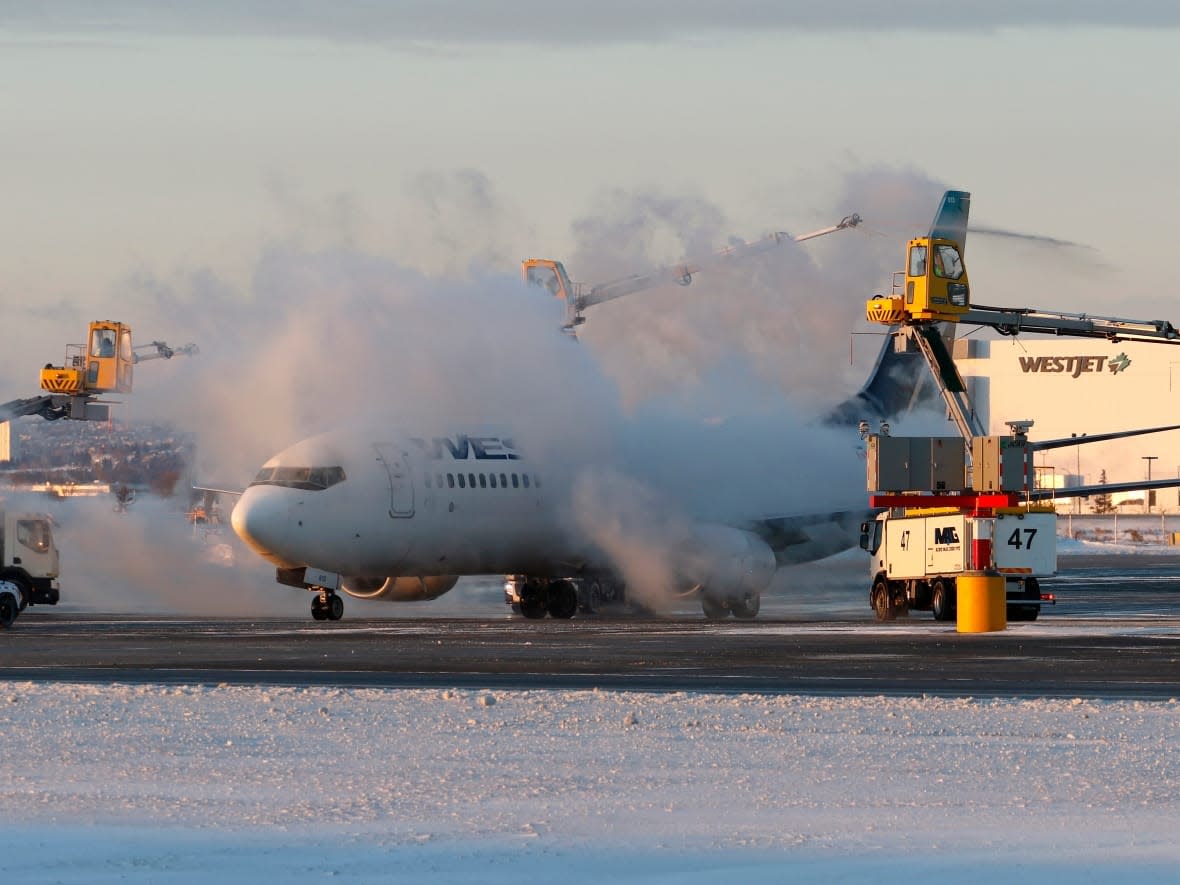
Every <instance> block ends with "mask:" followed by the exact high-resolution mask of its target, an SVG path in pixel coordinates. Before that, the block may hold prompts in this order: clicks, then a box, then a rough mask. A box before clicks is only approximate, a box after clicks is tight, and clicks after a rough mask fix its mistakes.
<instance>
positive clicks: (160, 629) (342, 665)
mask: <svg viewBox="0 0 1180 885" xmlns="http://www.w3.org/2000/svg"><path fill="white" fill-rule="evenodd" d="M1119 559H1122V560H1125V559H1126V558H1125V557H1115V560H1116V561H1115V562H1113V563H1103V562H1099V561H1086V562H1082V561H1081V560H1077V561H1075V562H1074V565H1073V567H1070V568H1066V569H1064V570H1063V573H1062V575H1061V576H1059V577H1058V578H1055V579H1052V580H1047V581H1046V582H1044V589H1046V590H1050V591H1052V592H1054V593H1055V594H1057V595H1058V597H1059V600H1060V601H1059V603H1058V605H1057V606H1056V607H1055V608H1048V609H1046V611H1045V613H1044V614H1043V615H1042V616H1041V619H1040V620H1038V621H1037V622H1035V623H1032V624H1024V623H1021V624H1012V625H1010V626H1009V628H1008V629H1007V630H1006V631H1004V632H1001V633H991V634H977V635H969V634H959V633H957V632H956V631H955V629H954V625H953V624H943V623H937V622H935V621H933V620H932V619H931V618H930V615H929V613H914V614H912V615H911V616H910V617H909V618H907V619H904V620H900V621H897V622H894V623H888V624H881V623H878V622H877V621H876V620H875V619H874V618H873V615H872V613H871V611H870V610H869V608H868V604H867V598H866V596H867V594H866V592H865V590H864V589H863V588H860V587H858V586H857V585H856V583H855V579H854V580H853V581H852V582H849V581H838V582H836V583H834V584H833V585H831V586H827V587H822V586H820V585H819V582H818V581H817V582H815V589H814V590H813V592H811V593H809V594H805V595H804V597H800V596H798V595H794V596H792V595H787V596H782V597H773V598H770V599H768V600H767V601H766V604H765V606H764V616H762V617H760V618H759V619H758V620H757V621H753V622H737V621H728V622H723V623H716V622H707V621H705V620H704V619H703V618H702V617H701V616H700V615H699V614H697V613H695V612H694V611H693V610H692V609H685V611H684V612H682V613H678V614H676V615H674V616H672V617H668V618H660V619H656V618H647V619H639V620H635V619H605V618H576V619H574V620H572V621H553V620H549V619H546V620H544V621H524V620H518V619H513V618H511V617H510V616H509V615H508V614H507V609H506V608H503V607H497V606H496V605H495V599H494V598H493V597H494V594H495V592H496V590H495V587H494V585H491V586H490V589H488V590H486V594H491V596H489V598H487V599H484V598H482V597H480V604H474V603H473V604H472V605H473V606H474V608H475V609H476V610H477V611H476V612H475V613H476V614H477V615H479V616H477V617H436V616H431V617H417V616H415V617H411V618H406V617H395V618H386V617H380V618H374V617H367V615H370V614H372V613H377V614H387V613H388V614H398V613H400V611H402V608H401V607H400V606H380V605H374V604H366V603H363V602H358V601H355V600H349V603H348V612H347V615H346V618H345V620H343V621H339V622H335V623H330V622H329V623H321V622H314V621H312V620H311V619H310V618H307V619H306V620H291V619H257V620H250V619H224V620H220V619H219V620H211V619H194V618H186V617H177V616H171V617H168V616H134V615H125V614H116V615H109V614H103V613H100V612H70V611H68V610H67V607H60V608H58V609H54V608H45V607H35V608H31V609H29V610H27V611H26V612H25V613H24V614H23V615H22V616H21V617H20V618H19V619H18V621H17V622H16V624H15V625H14V626H13V627H12V628H10V629H9V630H6V631H4V632H3V633H0V678H2V679H15V680H24V679H31V680H84V681H100V682H197V681H199V682H213V683H218V682H226V683H280V684H312V685H380V686H456V687H464V686H465V687H489V688H491V687H501V688H512V687H515V688H542V687H561V688H570V687H595V686H597V687H601V688H626V689H632V690H652V691H675V690H700V691H724V692H790V693H816V694H889V695H896V694H939V695H976V696H978V695H987V696H993V695H994V696H1059V697H1069V696H1101V697H1143V698H1172V697H1180V568H1178V566H1177V564H1176V563H1175V562H1174V561H1173V560H1170V559H1169V560H1167V561H1164V560H1160V561H1159V562H1148V563H1146V564H1143V563H1137V564H1135V565H1134V566H1133V567H1132V566H1130V565H1129V564H1128V563H1127V562H1125V561H1123V562H1119V561H1117V560H1119ZM816 574H818V572H817V573H816ZM477 589H478V588H477ZM480 592H485V591H480ZM424 605H430V604H429V603H427V604H424ZM423 610H426V609H416V611H423Z"/></svg>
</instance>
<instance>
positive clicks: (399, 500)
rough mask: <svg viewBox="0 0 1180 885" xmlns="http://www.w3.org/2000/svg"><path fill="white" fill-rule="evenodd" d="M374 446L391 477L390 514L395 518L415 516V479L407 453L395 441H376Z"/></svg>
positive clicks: (379, 459) (378, 458)
mask: <svg viewBox="0 0 1180 885" xmlns="http://www.w3.org/2000/svg"><path fill="white" fill-rule="evenodd" d="M373 448H374V449H376V450H377V460H378V461H380V462H381V463H382V464H384V465H385V473H386V475H387V476H388V477H389V515H390V516H392V517H394V518H395V519H397V518H399V517H401V518H404V517H408V516H413V515H414V480H413V477H412V476H411V475H410V464H409V459H408V458H407V457H406V453H405V452H404V451H402V449H401V447H400V446H398V445H395V444H393V443H375V444H374V446H373Z"/></svg>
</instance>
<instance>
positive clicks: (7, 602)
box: [0, 593, 19, 627]
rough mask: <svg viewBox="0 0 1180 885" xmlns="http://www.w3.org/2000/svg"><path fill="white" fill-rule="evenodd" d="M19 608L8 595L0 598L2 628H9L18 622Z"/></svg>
mask: <svg viewBox="0 0 1180 885" xmlns="http://www.w3.org/2000/svg"><path fill="white" fill-rule="evenodd" d="M18 611H19V608H18V606H17V602H16V600H15V599H13V598H12V597H11V596H9V595H8V594H7V593H5V594H4V595H3V596H0V627H9V626H11V625H12V622H13V621H15V620H16V615H17V612H18Z"/></svg>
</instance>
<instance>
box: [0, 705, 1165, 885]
mask: <svg viewBox="0 0 1180 885" xmlns="http://www.w3.org/2000/svg"><path fill="white" fill-rule="evenodd" d="M0 734H2V735H3V738H4V745H5V754H4V756H5V760H6V761H5V764H6V771H5V778H4V779H3V782H2V783H3V786H0V822H2V827H0V832H3V835H4V846H3V849H2V850H0V880H2V881H3V882H5V883H8V882H14V883H15V882H60V883H82V882H86V883H96V882H205V881H210V880H214V879H216V880H217V881H219V882H225V883H230V882H254V881H257V880H259V879H260V878H261V877H263V876H267V877H273V878H274V879H275V880H276V881H281V882H283V883H288V882H313V881H314V882H319V881H323V880H325V879H328V880H330V881H351V882H370V881H404V882H416V881H421V880H424V879H425V880H432V881H448V882H491V883H500V882H503V883H519V882H522V881H527V882H549V881H555V880H559V879H560V880H562V881H564V882H569V883H575V882H597V881H603V880H608V879H609V880H612V881H622V882H701V883H704V882H716V881H718V880H722V879H730V880H732V881H735V882H738V881H740V882H742V883H748V882H750V883H761V882H780V881H786V880H791V881H814V882H819V881H824V882H828V881H834V882H879V881H886V882H890V881H905V882H907V883H914V882H940V883H942V882H945V881H955V882H995V881H997V880H1000V879H1003V880H1005V881H1006V882H1007V883H1009V885H1015V883H1025V882H1027V883H1032V882H1037V883H1040V882H1045V881H1061V882H1115V881H1118V882H1131V883H1137V882H1160V881H1175V880H1176V877H1177V876H1180V873H1178V872H1177V871H1178V870H1180V754H1178V753H1177V744H1178V741H1180V704H1178V703H1177V701H1176V700H1172V701H1166V702H1156V703H1152V702H1140V701H1113V700H1112V701H1104V700H1005V699H990V698H976V699H971V698H964V699H947V698H938V697H925V698H883V697H867V698H831V697H796V696H770V697H766V696H749V695H748V696H726V695H710V694H695V693H676V694H641V693H625V692H605V691H602V692H599V691H517V692H503V691H496V692H490V691H468V690H426V689H424V690H392V689H389V690H387V689H352V690H344V689H333V688H306V689H300V688H280V687H265V686H259V687H239V686H224V685H223V686H216V687H212V686H210V687H201V686H181V687H162V686H152V685H136V686H124V685H114V686H98V685H90V684H41V683H26V682H20V683H17V682H7V683H0Z"/></svg>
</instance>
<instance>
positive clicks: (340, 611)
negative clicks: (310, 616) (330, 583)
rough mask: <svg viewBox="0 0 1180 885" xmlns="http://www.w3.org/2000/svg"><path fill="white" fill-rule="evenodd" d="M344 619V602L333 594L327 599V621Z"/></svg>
mask: <svg viewBox="0 0 1180 885" xmlns="http://www.w3.org/2000/svg"><path fill="white" fill-rule="evenodd" d="M342 617H344V600H343V599H341V598H340V597H339V596H337V595H336V594H335V593H333V594H332V595H331V596H329V597H328V620H330V621H339V620H340V619H341V618H342Z"/></svg>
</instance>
